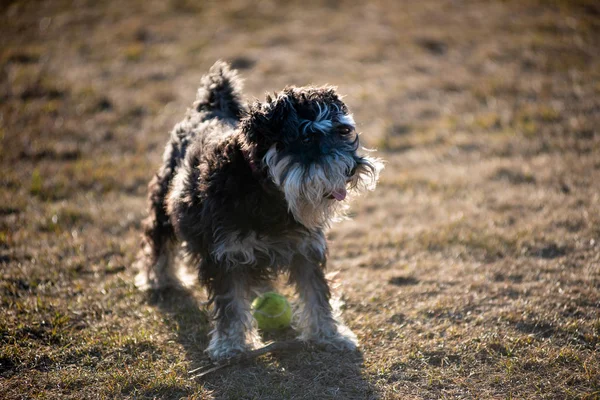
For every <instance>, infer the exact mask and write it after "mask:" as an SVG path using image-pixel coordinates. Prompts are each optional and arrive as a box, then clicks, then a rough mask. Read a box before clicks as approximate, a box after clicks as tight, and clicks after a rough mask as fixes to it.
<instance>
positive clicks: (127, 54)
mask: <svg viewBox="0 0 600 400" xmlns="http://www.w3.org/2000/svg"><path fill="white" fill-rule="evenodd" d="M0 24H1V25H2V27H3V28H2V29H3V35H2V39H0V40H1V41H2V46H1V47H2V50H1V51H0V163H1V165H2V171H3V173H2V174H1V175H0V186H1V190H0V393H2V395H3V396H4V397H5V398H9V399H13V398H14V399H20V398H65V399H70V398H72V399H81V398H111V399H112V398H123V399H126V398H136V399H137V398H142V399H143V398H148V399H151V398H161V399H162V398H164V399H179V398H189V399H210V398H223V399H259V398H260V399H282V398H283V399H396V398H403V399H404V398H411V399H412V398H423V399H425V398H494V399H509V398H519V399H521V398H539V399H555V398H568V399H598V398H600V368H599V367H598V366H599V365H600V357H599V355H598V354H600V349H599V346H600V312H599V307H600V296H599V294H598V288H599V287H600V278H599V277H600V261H599V256H598V255H599V254H600V250H599V249H600V247H599V246H600V229H599V228H598V227H599V226H600V217H598V212H597V210H598V208H599V207H600V204H599V201H600V200H599V198H598V193H597V182H598V181H599V180H600V163H599V162H598V157H597V154H598V152H599V151H600V133H599V132H598V128H597V127H598V126H600V113H599V112H598V110H599V109H600V108H599V107H600V104H599V98H598V93H599V92H600V86H599V85H598V83H597V82H598V80H599V78H600V75H599V74H598V71H599V70H600V58H599V57H598V54H600V42H599V41H598V37H599V36H598V34H597V33H598V30H599V27H600V19H599V17H598V7H597V6H596V4H595V2H594V1H592V0H577V1H563V0H555V1H551V2H542V1H538V0H528V1H525V2H517V1H512V0H511V1H472V2H468V4H467V3H465V4H460V5H458V4H456V3H455V2H451V1H433V0H431V1H424V2H410V3H406V2H405V3H402V4H400V3H397V2H391V1H382V2H372V3H369V4H368V5H367V4H359V3H356V2H350V1H333V2H332V1H320V0H316V1H311V2H302V3H301V2H287V3H285V4H283V3H281V4H277V6H276V7H274V6H273V5H270V4H269V2H256V3H255V2H251V1H243V0H232V1H229V2H226V3H223V4H222V3H214V4H212V3H206V4H204V3H203V4H202V5H201V6H200V5H198V4H196V3H194V2H191V1H185V0H183V1H181V0H173V1H169V2H158V1H156V2H153V1H151V2H140V1H131V2H96V3H89V4H86V5H82V6H81V7H77V8H73V7H72V6H71V4H70V3H69V2H66V1H56V2H43V3H39V4H38V3H37V2H29V1H15V2H11V3H10V4H9V5H6V6H2V7H0ZM249 32H250V33H251V34H249ZM219 58H222V59H228V60H232V61H235V62H237V63H238V65H239V66H240V68H243V70H242V73H243V75H244V77H245V78H246V82H245V83H246V87H247V89H246V94H247V96H248V98H251V97H253V96H256V97H259V98H260V97H263V93H264V92H265V91H274V90H280V89H281V88H282V87H284V86H285V85H288V84H309V83H315V84H322V83H330V84H335V85H338V86H339V91H340V92H341V93H343V94H345V95H346V97H345V101H346V102H347V103H348V105H349V106H350V108H351V109H352V111H353V112H354V116H355V119H356V121H358V123H359V128H360V130H361V131H362V132H363V135H362V136H361V138H362V140H363V142H364V144H365V146H366V147H376V148H378V150H379V151H378V153H377V155H378V156H380V157H382V158H384V159H385V160H386V169H385V171H384V173H383V175H382V177H381V181H380V185H379V187H378V189H377V191H376V192H375V193H374V194H372V195H370V196H366V197H364V198H361V199H357V201H355V203H354V204H353V206H352V216H353V219H352V220H348V221H343V222H341V223H339V224H336V225H335V226H334V227H333V228H332V230H331V231H330V232H329V233H328V237H329V239H330V261H329V268H330V270H332V271H339V274H338V275H337V276H336V277H335V278H334V279H335V280H336V283H337V284H338V289H336V290H337V294H339V295H340V296H341V298H342V300H343V301H344V305H343V309H342V310H343V318H344V320H345V321H346V322H347V324H348V325H349V326H350V327H351V328H352V329H353V331H354V332H355V333H356V334H357V335H358V337H359V341H360V343H361V349H360V351H359V352H356V353H347V354H346V353H344V354H340V353H335V352H323V351H317V350H314V351H302V352H297V353H292V354H284V355H267V356H263V357H261V358H259V359H257V360H256V361H255V362H251V363H248V364H244V365H235V366H232V367H230V368H228V369H225V370H223V371H221V372H220V373H217V374H213V375H210V376H208V377H207V378H205V379H203V380H198V381H193V380H190V379H189V378H188V375H187V371H188V370H190V369H193V368H195V367H198V366H201V365H204V364H206V363H207V362H208V360H207V358H206V355H205V353H204V349H205V348H206V345H207V341H208V334H209V332H210V329H211V324H210V320H209V317H208V309H207V306H206V304H205V303H204V301H205V300H206V298H205V295H204V292H203V290H202V289H201V288H200V287H198V286H194V287H192V288H188V289H185V290H180V291H175V292H159V293H142V292H140V291H138V290H137V289H136V288H135V287H134V284H133V282H134V276H135V274H136V272H137V271H135V270H134V269H133V268H132V267H131V265H132V263H133V261H134V258H135V254H136V252H137V251H138V249H139V235H140V232H141V225H140V221H141V220H142V218H143V217H144V208H145V199H144V196H145V191H146V184H147V182H148V181H149V180H150V178H151V177H152V174H153V173H154V171H155V169H156V168H157V167H158V165H159V163H160V159H161V152H162V149H163V146H164V143H165V141H166V138H167V133H168V131H169V130H170V129H171V128H172V126H173V124H174V123H176V122H177V121H178V120H179V119H180V118H181V117H182V116H183V114H184V112H185V109H186V107H189V106H190V104H191V102H192V100H193V97H194V95H195V91H196V88H197V85H198V82H199V80H200V77H201V75H202V73H204V71H205V70H206V69H207V68H208V67H209V66H210V65H211V64H212V62H214V60H216V59H219ZM282 290H284V293H285V294H287V295H289V296H290V297H291V298H292V300H295V299H294V297H293V293H292V292H291V290H289V289H282ZM293 335H294V332H293V331H288V332H284V333H282V334H281V335H280V336H277V335H275V336H268V337H266V338H265V339H266V340H271V339H281V338H288V337H291V336H293Z"/></svg>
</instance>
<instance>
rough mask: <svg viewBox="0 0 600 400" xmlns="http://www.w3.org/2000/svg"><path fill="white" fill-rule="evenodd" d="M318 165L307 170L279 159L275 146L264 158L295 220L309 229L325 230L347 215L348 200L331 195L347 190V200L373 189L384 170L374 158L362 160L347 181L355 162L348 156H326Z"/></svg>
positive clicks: (286, 160)
mask: <svg viewBox="0 0 600 400" xmlns="http://www.w3.org/2000/svg"><path fill="white" fill-rule="evenodd" d="M321 161H322V162H321V163H319V164H310V165H309V166H308V167H305V166H303V165H302V164H300V163H292V159H291V157H289V156H287V157H283V158H281V159H279V157H278V154H277V150H276V148H275V146H272V147H271V148H270V149H269V151H267V154H266V155H265V157H264V159H263V162H264V163H265V165H267V167H268V169H269V173H270V175H271V178H272V179H273V182H275V184H276V185H277V186H278V187H279V188H280V189H281V190H282V191H283V193H284V195H285V199H286V201H287V204H288V209H289V211H290V212H291V213H292V215H293V216H294V218H295V219H296V220H297V221H298V222H300V223H301V224H302V225H304V226H306V227H307V228H322V227H326V226H328V225H329V224H330V223H331V222H332V221H335V220H337V219H341V218H343V217H344V216H345V211H346V210H347V209H348V202H347V201H338V200H336V199H334V198H330V197H331V195H332V193H334V192H340V191H341V190H343V191H344V193H345V190H346V189H347V190H348V195H349V196H348V197H346V198H345V199H342V200H348V199H349V198H351V197H352V195H356V194H358V193H360V192H364V191H366V190H373V189H375V186H376V184H377V179H378V178H379V172H380V171H381V170H382V169H383V163H382V162H381V161H380V160H378V159H376V158H371V157H363V161H362V162H361V163H359V164H358V165H356V173H355V174H354V176H353V177H352V178H350V180H349V181H347V180H348V176H347V174H348V171H350V170H351V169H352V168H353V167H354V165H355V161H354V159H353V158H352V156H351V155H350V154H348V153H343V152H334V153H333V154H331V155H328V156H325V157H324V158H323V159H322V160H321Z"/></svg>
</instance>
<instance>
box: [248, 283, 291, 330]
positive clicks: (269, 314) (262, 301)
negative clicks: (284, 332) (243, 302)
mask: <svg viewBox="0 0 600 400" xmlns="http://www.w3.org/2000/svg"><path fill="white" fill-rule="evenodd" d="M252 315H254V319H256V322H258V327H259V329H262V330H263V331H273V330H278V329H284V328H287V327H288V326H290V322H291V321H292V307H291V306H290V303H288V301H287V299H286V298H285V297H284V296H282V295H280V294H278V293H275V292H267V293H264V294H263V295H261V296H259V297H257V298H256V299H254V301H253V302H252Z"/></svg>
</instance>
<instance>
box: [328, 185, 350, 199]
mask: <svg viewBox="0 0 600 400" xmlns="http://www.w3.org/2000/svg"><path fill="white" fill-rule="evenodd" d="M347 194H348V192H347V191H346V188H338V189H334V190H333V191H332V192H331V193H329V194H328V195H327V196H326V197H327V198H328V199H329V200H337V201H342V200H344V199H345V198H346V195H347Z"/></svg>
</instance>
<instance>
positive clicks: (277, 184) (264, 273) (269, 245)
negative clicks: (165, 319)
mask: <svg viewBox="0 0 600 400" xmlns="http://www.w3.org/2000/svg"><path fill="white" fill-rule="evenodd" d="M358 147H359V140H358V136H357V135H356V134H355V132H354V120H353V118H352V116H351V115H350V114H349V113H348V109H347V107H346V105H345V104H344V103H343V102H342V101H341V100H340V99H339V97H338V96H337V94H336V92H335V90H334V88H332V87H322V88H317V87H306V88H286V89H284V91H283V92H281V93H279V94H275V95H274V96H268V97H267V99H266V101H265V102H258V101H256V102H254V103H252V104H250V105H249V106H245V105H244V104H243V103H242V102H241V82H240V80H239V78H238V77H237V74H236V72H235V71H232V70H230V68H229V66H228V65H227V64H226V63H223V62H217V63H216V64H215V65H214V66H213V67H212V68H211V69H210V71H209V73H208V74H207V75H206V76H205V77H203V78H202V82H201V86H200V89H199V90H198V94H197V98H196V101H195V102H194V107H193V108H192V109H190V110H188V113H187V114H186V116H185V119H184V120H183V121H181V122H180V123H178V124H177V125H176V126H175V128H174V129H173V131H172V132H171V137H170V140H169V142H168V144H167V146H166V149H165V153H164V157H163V164H162V166H161V168H160V169H159V171H158V173H157V174H156V175H155V176H154V178H153V179H152V180H151V182H150V184H149V187H148V190H149V196H148V199H149V216H148V217H147V218H146V219H145V221H144V224H143V225H144V235H143V240H142V250H141V251H140V254H139V256H138V261H137V265H138V267H139V268H140V270H141V272H140V278H141V279H140V280H139V282H141V286H144V287H152V288H158V287H164V286H168V285H176V284H177V280H176V278H175V274H174V272H173V271H174V270H173V268H174V266H173V264H174V258H175V254H176V246H177V243H178V242H180V243H183V249H184V250H185V252H186V253H187V255H188V260H189V261H190V262H192V263H195V264H196V265H197V266H198V269H199V274H200V279H201V281H202V283H203V284H204V285H205V286H206V287H207V289H208V293H209V297H210V301H211V302H212V304H213V306H214V317H215V329H214V330H213V332H212V334H211V342H210V344H209V346H208V349H207V351H208V352H209V354H210V356H211V357H213V358H216V359H218V358H225V357H230V356H232V355H234V354H236V353H238V352H241V351H245V350H246V349H248V348H249V347H251V346H252V345H255V344H256V343H257V339H256V338H257V336H256V331H255V328H254V326H253V324H252V318H251V315H250V308H249V296H250V293H251V292H252V290H253V289H254V288H257V287H259V286H262V285H264V283H265V282H267V281H268V280H270V279H272V278H273V277H274V276H275V274H277V273H278V272H280V271H287V272H289V276H290V281H291V282H293V283H295V284H296V287H297V289H298V291H299V293H300V298H301V300H302V302H303V304H304V307H303V308H302V311H301V312H300V314H299V318H298V325H297V326H298V328H299V329H300V330H301V337H302V338H303V339H306V340H316V341H319V342H323V343H328V344H332V345H333V346H334V347H337V348H353V347H354V346H355V343H356V340H355V337H354V336H353V335H352V334H351V332H350V331H349V330H348V329H347V328H345V327H343V326H342V325H341V323H340V322H339V321H338V320H336V318H335V317H334V314H333V313H332V308H331V305H330V304H329V300H330V292H329V288H328V285H327V281H326V279H325V276H324V272H323V271H324V268H325V265H326V261H327V245H326V241H325V235H324V229H325V228H326V227H327V226H328V225H329V223H330V222H331V221H332V220H333V219H334V218H336V217H339V216H340V215H342V214H343V210H344V209H345V208H346V204H347V202H346V201H345V197H346V193H347V190H348V191H349V193H350V194H351V195H352V194H355V193H358V192H360V191H363V190H367V189H368V190H372V189H373V188H374V187H375V183H376V181H377V177H378V173H379V171H380V169H381V163H380V162H379V161H378V160H377V159H372V158H369V157H365V156H361V155H358V154H357V150H358Z"/></svg>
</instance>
